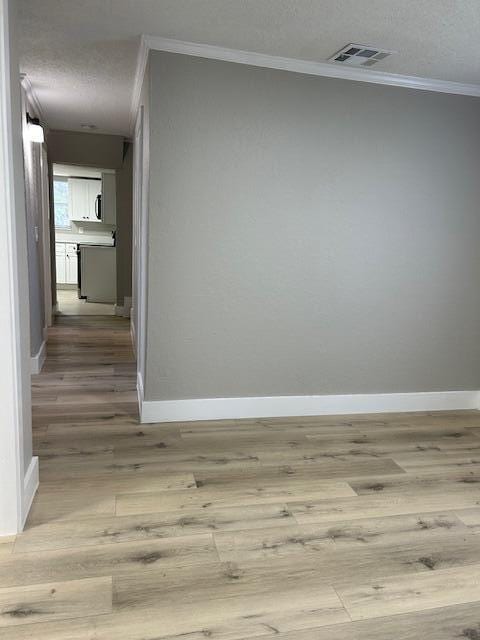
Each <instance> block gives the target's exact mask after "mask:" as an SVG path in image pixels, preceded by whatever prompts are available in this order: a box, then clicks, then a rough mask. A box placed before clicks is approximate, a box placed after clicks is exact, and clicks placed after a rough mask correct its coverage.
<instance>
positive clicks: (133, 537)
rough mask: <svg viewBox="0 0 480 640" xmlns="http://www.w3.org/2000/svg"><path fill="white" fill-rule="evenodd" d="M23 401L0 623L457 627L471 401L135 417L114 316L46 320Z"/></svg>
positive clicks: (464, 623)
mask: <svg viewBox="0 0 480 640" xmlns="http://www.w3.org/2000/svg"><path fill="white" fill-rule="evenodd" d="M33 400H34V421H35V425H34V429H35V430H34V433H35V442H34V444H35V451H36V454H37V455H39V456H40V489H39V492H38V495H37V497H36V498H35V502H34V505H33V508H32V511H31V514H30V518H29V520H28V523H27V527H26V530H25V531H24V533H22V534H20V535H19V536H17V538H16V540H14V539H13V538H12V539H6V540H4V541H2V543H1V544H0V575H1V588H0V639H2V640H26V639H27V638H28V639H30V640H114V639H115V640H158V639H165V640H173V639H177V640H179V639H180V638H181V639H182V640H201V639H204V638H218V639H219V640H235V639H237V640H240V639H242V638H254V637H261V638H268V637H279V638H283V639H284V640H347V639H348V640H352V639H353V640H384V639H385V638H387V637H391V638H396V639H397V640H402V639H403V640H413V639H414V638H418V637H422V638H424V639H425V640H428V639H430V638H431V639H433V638H435V640H452V639H454V638H462V637H465V638H475V637H477V635H475V634H477V629H478V628H479V627H478V625H479V622H480V604H479V601H480V586H479V582H478V575H479V571H480V544H479V541H480V538H479V536H478V533H479V531H480V529H479V527H480V510H479V509H478V504H479V500H480V493H479V489H478V486H479V484H478V483H479V482H480V474H479V471H478V464H479V460H480V438H479V435H480V422H479V419H478V413H477V412H456V413H453V412H452V413H443V414H397V415H393V414H390V415H376V416H344V417H343V418H342V417H336V418H335V417H323V418H301V419H294V418H291V419H276V420H275V419H270V420H260V421H253V420H252V421H237V422H234V421H224V422H216V423H196V424H193V423H180V424H178V423H177V424H165V425H142V426H139V425H138V420H137V403H136V392H135V363H134V358H133V354H132V350H131V346H130V334H129V325H128V321H126V320H124V319H122V318H117V317H75V316H69V317H66V316H63V317H58V318H57V320H56V324H55V326H54V327H53V328H52V329H51V331H50V336H49V342H48V357H47V362H46V364H45V367H44V370H43V372H42V373H41V374H40V375H39V376H36V377H34V378H33ZM419 630H420V631H419Z"/></svg>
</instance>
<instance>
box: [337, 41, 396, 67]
mask: <svg viewBox="0 0 480 640" xmlns="http://www.w3.org/2000/svg"><path fill="white" fill-rule="evenodd" d="M392 53H395V51H387V50H386V49H379V48H378V47H368V46H366V45H364V44H347V46H346V47H343V49H340V51H337V53H336V54H335V55H333V56H332V57H331V58H329V59H328V61H329V62H335V64H343V65H345V66H348V67H373V65H375V64H377V62H380V61H381V60H385V58H388V56H391V55H392Z"/></svg>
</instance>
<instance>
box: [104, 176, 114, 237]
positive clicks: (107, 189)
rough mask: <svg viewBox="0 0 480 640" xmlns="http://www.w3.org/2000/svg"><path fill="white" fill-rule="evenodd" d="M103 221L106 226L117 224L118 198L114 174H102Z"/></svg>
mask: <svg viewBox="0 0 480 640" xmlns="http://www.w3.org/2000/svg"><path fill="white" fill-rule="evenodd" d="M102 221H103V223H104V224H111V225H116V224H117V196H116V179H115V174H114V173H102Z"/></svg>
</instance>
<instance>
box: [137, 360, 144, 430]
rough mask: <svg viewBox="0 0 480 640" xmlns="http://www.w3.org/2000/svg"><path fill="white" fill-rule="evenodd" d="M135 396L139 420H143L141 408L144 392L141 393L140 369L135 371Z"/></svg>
mask: <svg viewBox="0 0 480 640" xmlns="http://www.w3.org/2000/svg"><path fill="white" fill-rule="evenodd" d="M137 398H138V412H139V414H140V422H145V421H144V420H143V419H142V410H143V406H144V404H145V401H144V394H143V379H142V374H141V373H140V371H137Z"/></svg>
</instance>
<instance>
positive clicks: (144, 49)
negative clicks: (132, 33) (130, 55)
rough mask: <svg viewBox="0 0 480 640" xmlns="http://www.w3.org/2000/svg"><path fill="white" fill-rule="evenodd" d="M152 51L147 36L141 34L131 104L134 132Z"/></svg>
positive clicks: (131, 121)
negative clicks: (144, 78) (149, 53)
mask: <svg viewBox="0 0 480 640" xmlns="http://www.w3.org/2000/svg"><path fill="white" fill-rule="evenodd" d="M149 51H150V49H149V46H148V44H147V41H146V38H145V36H140V44H139V47H138V54H137V68H136V70H135V78H134V81H133V94H132V104H131V106H130V127H129V130H130V131H131V132H133V131H134V130H135V125H136V122H137V113H138V107H139V104H140V94H141V92H142V84H143V77H144V75H145V69H146V68H147V62H148V52H149Z"/></svg>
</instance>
